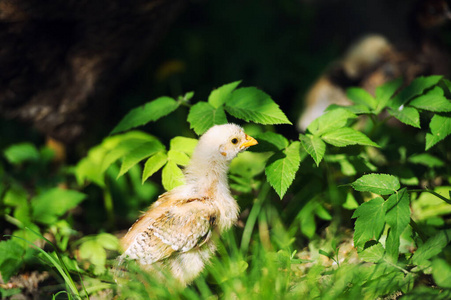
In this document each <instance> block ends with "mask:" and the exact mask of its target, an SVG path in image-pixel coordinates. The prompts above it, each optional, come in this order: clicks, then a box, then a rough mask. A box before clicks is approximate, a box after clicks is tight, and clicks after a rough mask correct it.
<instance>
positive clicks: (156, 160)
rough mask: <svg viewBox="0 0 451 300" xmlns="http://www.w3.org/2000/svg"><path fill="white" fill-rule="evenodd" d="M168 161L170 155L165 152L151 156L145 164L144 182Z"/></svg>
mask: <svg viewBox="0 0 451 300" xmlns="http://www.w3.org/2000/svg"><path fill="white" fill-rule="evenodd" d="M167 161H168V156H167V155H166V153H164V152H158V153H157V154H155V155H153V156H151V157H150V158H149V159H148V160H147V161H146V163H145V164H144V171H143V176H142V183H144V182H145V181H146V180H147V178H149V177H150V176H152V175H153V174H154V173H155V172H156V171H158V170H160V169H161V168H162V167H163V166H164V165H165V164H166V162H167Z"/></svg>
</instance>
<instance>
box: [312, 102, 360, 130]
mask: <svg viewBox="0 0 451 300" xmlns="http://www.w3.org/2000/svg"><path fill="white" fill-rule="evenodd" d="M355 118H357V116H356V115H355V114H353V113H352V112H350V111H349V110H346V109H344V108H336V109H334V110H331V111H327V112H326V113H325V114H324V115H322V116H320V117H318V118H316V119H315V120H314V121H313V122H312V123H310V125H309V126H308V127H307V130H308V131H310V132H311V133H312V134H313V135H316V136H319V135H321V134H323V133H325V132H327V131H330V130H335V129H337V128H341V127H343V126H345V125H346V124H347V122H348V119H355Z"/></svg>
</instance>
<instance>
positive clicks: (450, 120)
mask: <svg viewBox="0 0 451 300" xmlns="http://www.w3.org/2000/svg"><path fill="white" fill-rule="evenodd" d="M429 128H430V129H431V133H428V134H426V150H428V149H430V148H431V147H433V146H434V145H435V144H437V143H438V142H440V141H441V140H443V139H444V138H446V137H447V136H448V135H450V134H451V116H450V115H434V116H433V117H432V119H431V122H430V123H429Z"/></svg>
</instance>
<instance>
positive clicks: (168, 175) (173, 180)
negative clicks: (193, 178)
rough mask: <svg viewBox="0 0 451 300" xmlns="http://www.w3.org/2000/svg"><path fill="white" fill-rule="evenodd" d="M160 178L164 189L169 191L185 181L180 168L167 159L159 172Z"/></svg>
mask: <svg viewBox="0 0 451 300" xmlns="http://www.w3.org/2000/svg"><path fill="white" fill-rule="evenodd" d="M161 180H162V183H163V187H164V188H165V190H167V191H170V190H172V189H173V188H175V187H178V186H180V185H183V184H184V183H185V177H184V176H183V172H182V170H181V169H180V168H179V167H178V166H177V164H176V163H175V162H173V161H168V163H167V164H166V166H164V168H163V171H162V173H161Z"/></svg>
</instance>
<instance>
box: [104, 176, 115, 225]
mask: <svg viewBox="0 0 451 300" xmlns="http://www.w3.org/2000/svg"><path fill="white" fill-rule="evenodd" d="M103 203H104V206H105V210H106V215H107V222H108V226H109V227H110V228H112V227H113V226H114V205H113V197H112V196H111V192H110V189H109V186H108V184H105V188H104V189H103Z"/></svg>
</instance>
